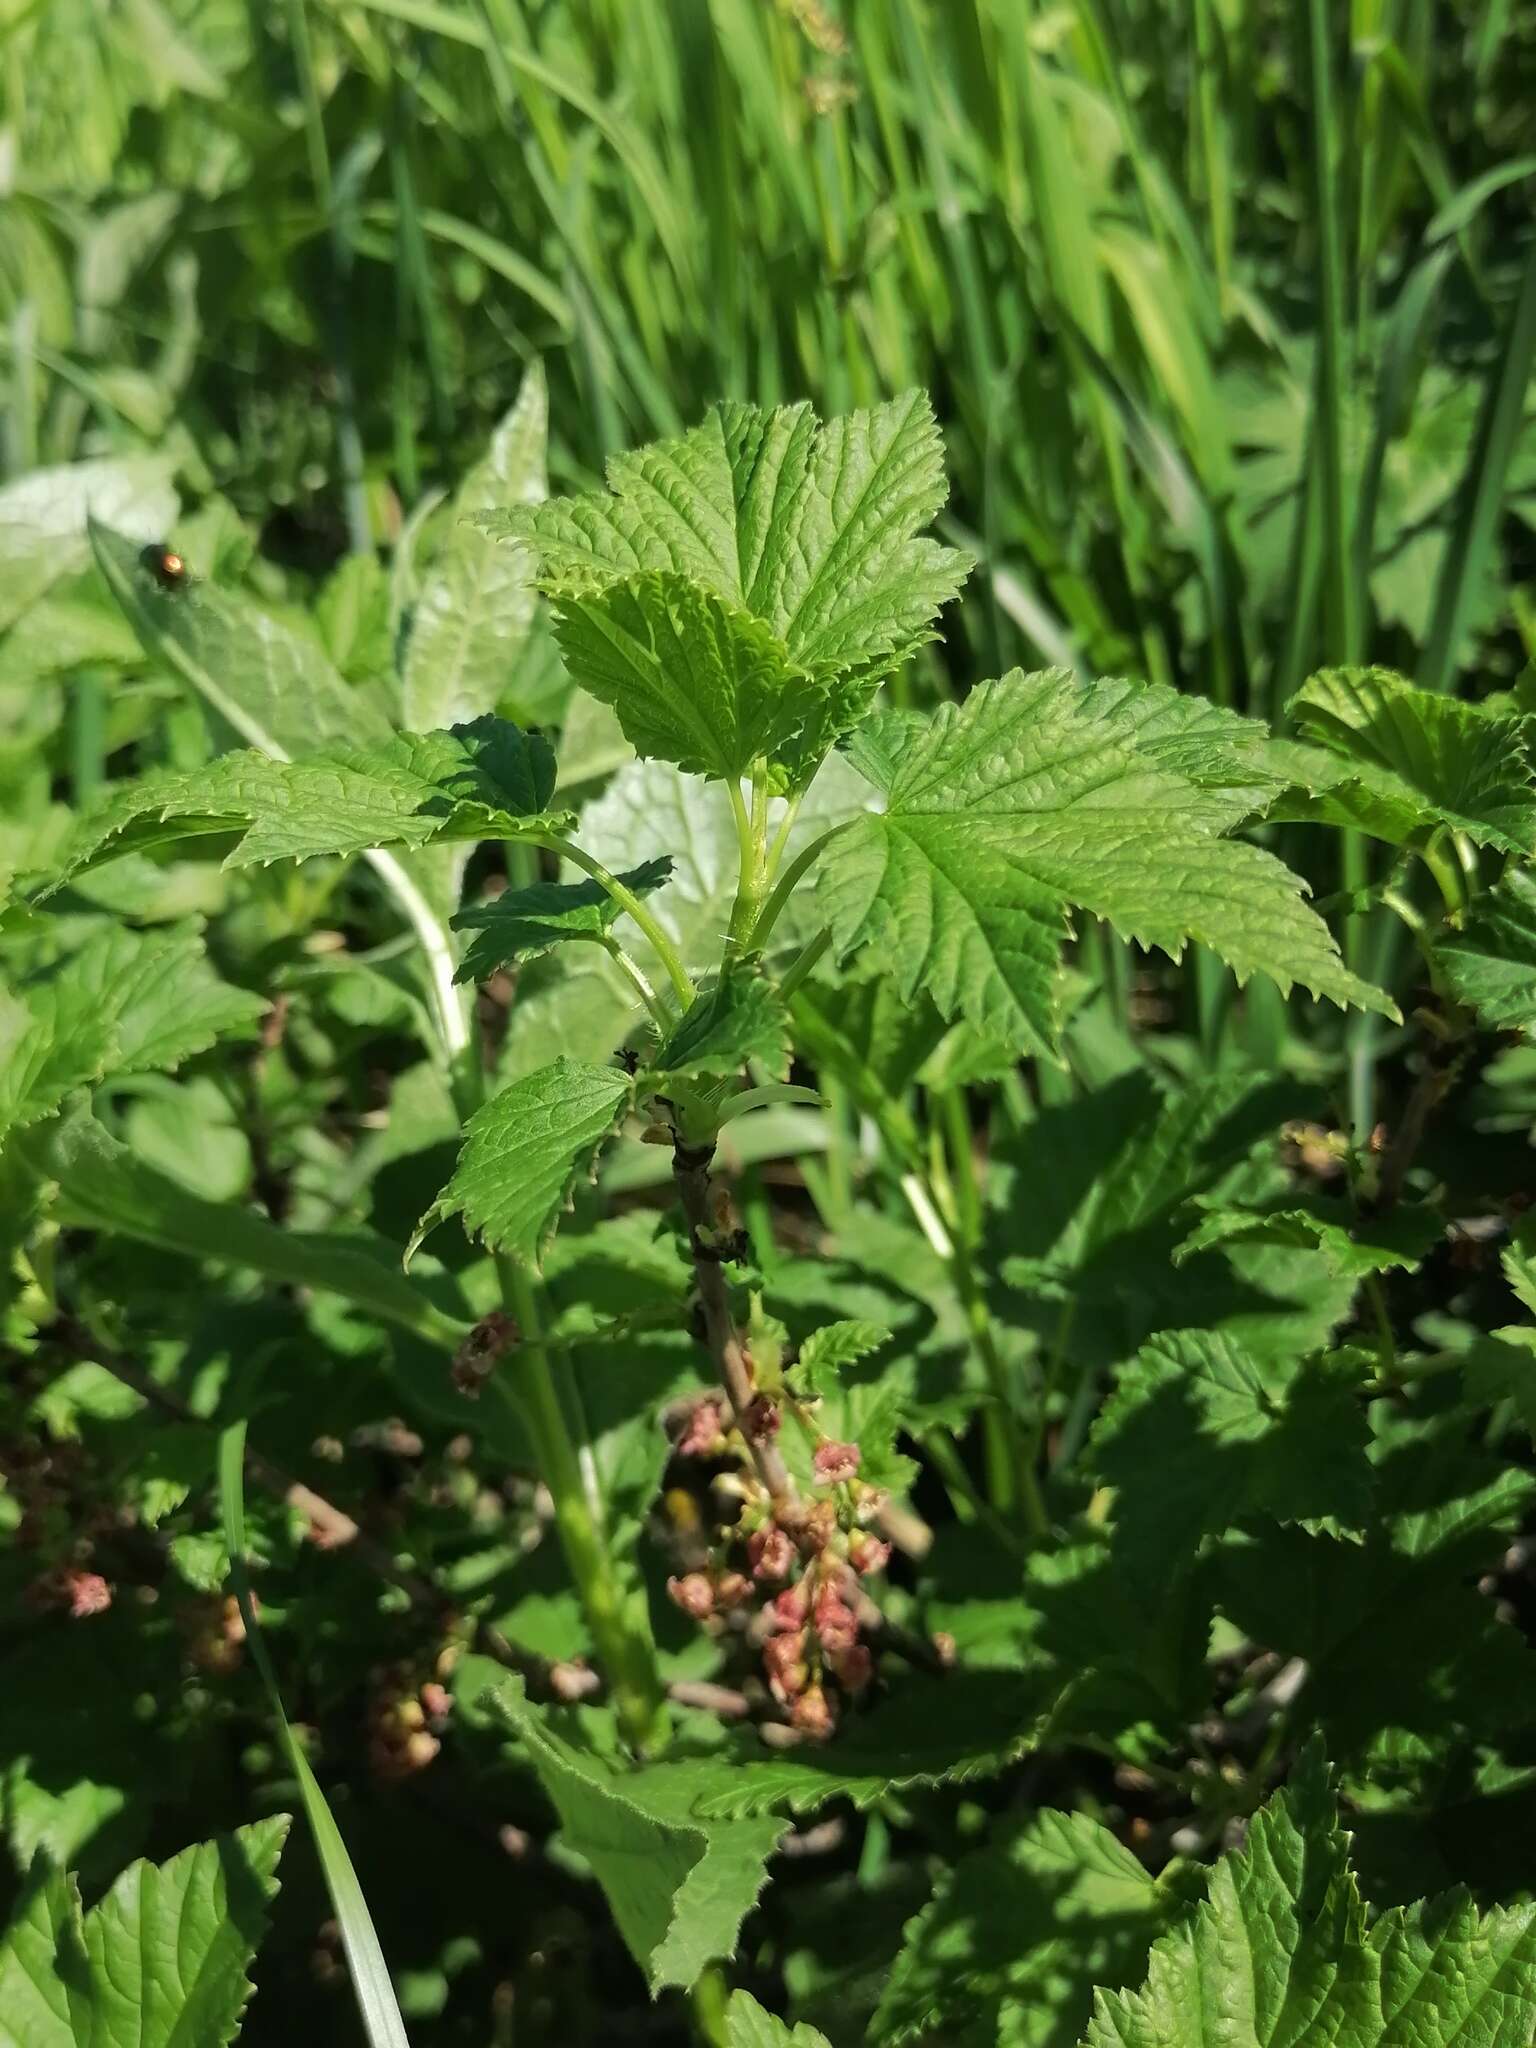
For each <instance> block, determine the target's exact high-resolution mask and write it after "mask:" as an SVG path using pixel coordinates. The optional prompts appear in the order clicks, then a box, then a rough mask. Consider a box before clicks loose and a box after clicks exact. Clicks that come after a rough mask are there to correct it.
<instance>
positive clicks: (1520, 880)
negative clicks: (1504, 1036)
mask: <svg viewBox="0 0 1536 2048" xmlns="http://www.w3.org/2000/svg"><path fill="white" fill-rule="evenodd" d="M1434 954H1435V961H1436V964H1437V965H1438V967H1439V969H1440V972H1441V974H1442V975H1443V976H1444V978H1445V984H1446V987H1447V988H1448V989H1449V990H1450V992H1451V994H1452V995H1453V996H1455V998H1456V1000H1457V1001H1458V1002H1460V1003H1465V1004H1466V1005H1467V1007H1468V1008H1469V1009H1471V1010H1475V1011H1476V1012H1477V1015H1478V1020H1479V1022H1481V1023H1482V1024H1483V1025H1484V1026H1485V1027H1486V1028H1487V1029H1488V1030H1489V1031H1525V1032H1530V1031H1532V1030H1536V872H1533V871H1532V870H1531V869H1530V868H1513V867H1512V868H1511V869H1510V870H1509V871H1508V873H1507V874H1506V875H1505V876H1504V878H1503V879H1502V881H1500V883H1499V884H1498V886H1497V888H1494V889H1490V890H1489V891H1488V893H1487V895H1485V896H1482V897H1480V898H1479V899H1478V902H1477V905H1476V908H1475V909H1474V910H1473V912H1472V914H1471V916H1470V917H1469V918H1468V919H1467V921H1466V923H1465V924H1464V925H1463V926H1462V927H1461V929H1460V930H1459V931H1447V932H1445V933H1443V934H1442V935H1441V936H1440V937H1439V938H1438V939H1436V941H1435V944H1434Z"/></svg>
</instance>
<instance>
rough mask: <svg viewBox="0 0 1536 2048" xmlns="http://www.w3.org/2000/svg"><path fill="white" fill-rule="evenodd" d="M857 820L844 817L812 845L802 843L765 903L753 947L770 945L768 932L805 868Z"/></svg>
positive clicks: (758, 921) (754, 948)
mask: <svg viewBox="0 0 1536 2048" xmlns="http://www.w3.org/2000/svg"><path fill="white" fill-rule="evenodd" d="M856 823H857V820H856V819H854V818H844V819H843V821H842V823H841V824H839V825H833V826H831V827H830V828H829V829H828V830H827V831H825V832H822V833H820V834H819V835H818V836H817V837H816V838H815V839H813V840H812V841H811V843H810V845H809V846H803V847H801V849H800V851H799V852H798V853H797V854H796V855H795V857H794V859H793V860H792V861H791V862H790V864H789V866H788V867H787V868H786V869H785V870H784V873H783V874H782V875H781V876H780V878H779V880H778V882H777V883H776V884H775V886H774V890H773V894H772V895H771V896H770V897H769V898H768V901H767V902H766V903H765V904H764V905H763V908H762V912H761V914H760V916H759V917H758V920H757V924H756V926H755V927H754V929H753V932H752V938H751V950H752V951H753V952H754V953H760V952H761V951H762V950H763V948H764V946H766V945H767V943H768V939H769V935H770V934H771V932H772V931H773V928H774V926H775V925H776V924H777V923H778V921H779V918H780V916H781V914H782V912H783V909H784V906H785V904H786V903H787V902H788V901H789V899H790V897H791V896H793V895H794V893H795V887H796V884H797V883H798V882H799V880H800V878H801V876H802V875H803V874H804V873H805V871H806V869H807V868H808V867H810V865H811V864H812V862H813V861H816V860H818V859H820V857H821V855H822V853H823V852H824V851H825V849H826V847H827V845H828V843H829V841H831V840H833V839H835V838H836V837H837V835H838V833H839V832H846V831H847V829H848V827H849V826H850V825H852V824H856Z"/></svg>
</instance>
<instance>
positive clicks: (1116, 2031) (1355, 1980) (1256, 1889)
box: [1082, 1743, 1536, 2048]
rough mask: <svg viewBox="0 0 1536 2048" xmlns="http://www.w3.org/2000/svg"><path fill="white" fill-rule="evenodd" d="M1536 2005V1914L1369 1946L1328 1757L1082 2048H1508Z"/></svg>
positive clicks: (1441, 1925) (1102, 2000)
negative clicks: (1140, 1985)
mask: <svg viewBox="0 0 1536 2048" xmlns="http://www.w3.org/2000/svg"><path fill="white" fill-rule="evenodd" d="M1533 2005H1536V1906H1530V1905H1524V1906H1515V1907H1507V1908H1495V1909H1494V1910H1493V1911H1491V1912H1488V1913H1480V1912H1479V1911H1478V1910H1477V1908H1476V1906H1474V1905H1473V1903H1472V1901H1471V1899H1470V1898H1469V1897H1468V1896H1467V1895H1466V1894H1465V1893H1463V1892H1452V1893H1450V1894H1448V1895H1447V1896H1446V1897H1445V1898H1443V1899H1438V1900H1434V1901H1432V1902H1430V1903H1428V1904H1425V1905H1419V1906H1411V1907H1407V1908H1397V1909H1394V1910H1393V1911H1391V1912H1387V1913H1384V1914H1382V1916H1381V1917H1380V1919H1379V1920H1377V1921H1376V1923H1375V1924H1374V1926H1372V1927H1371V1929H1370V1930H1369V1932H1367V1931H1366V1927H1365V1914H1364V1909H1363V1907H1362V1905H1361V1902H1360V1895H1359V1890H1358V1887H1357V1885H1356V1881H1355V1877H1354V1873H1353V1871H1352V1870H1351V1868H1350V1864H1349V1838H1348V1837H1347V1836H1346V1835H1345V1833H1344V1831H1343V1830H1342V1828H1341V1827H1340V1826H1339V1823H1338V1816H1337V1813H1336V1810H1335V1807H1334V1802H1333V1797H1332V1794H1331V1792H1330V1790H1329V1786H1328V1780H1327V1774H1326V1772H1325V1771H1324V1768H1323V1763H1322V1755H1321V1750H1320V1748H1319V1746H1318V1745H1317V1744H1315V1743H1314V1744H1313V1745H1312V1746H1311V1747H1310V1748H1309V1749H1308V1750H1307V1751H1306V1753H1305V1754H1304V1755H1303V1757H1302V1760H1301V1762H1300V1764H1299V1765H1298V1766H1297V1769H1296V1773H1295V1775H1294V1777H1293V1778H1292V1781H1291V1783H1290V1785H1289V1786H1288V1787H1287V1789H1286V1790H1285V1791H1284V1792H1282V1793H1280V1794H1278V1795H1277V1796H1276V1797H1275V1798H1274V1799H1272V1800H1271V1801H1270V1802H1269V1804H1268V1805H1267V1806H1265V1807H1264V1808H1263V1809H1262V1810H1261V1811H1260V1813H1259V1814H1258V1815H1257V1816H1256V1818H1255V1819H1254V1821H1253V1822H1252V1824H1251V1825H1250V1827H1249V1829H1248V1834H1247V1839H1246V1841H1245V1842H1244V1844H1243V1847H1242V1848H1241V1849H1240V1850H1236V1851H1233V1852H1230V1853H1229V1854H1227V1855H1225V1856H1223V1857H1222V1858H1221V1860H1220V1862H1219V1863H1218V1864H1217V1865H1216V1868H1215V1870H1214V1871H1213V1872H1212V1874H1211V1882H1210V1891H1209V1896H1208V1898H1207V1899H1206V1901H1205V1902H1204V1903H1203V1904H1202V1905H1200V1906H1198V1907H1196V1908H1195V1910H1194V1912H1193V1913H1192V1914H1191V1916H1190V1917H1189V1919H1188V1920H1187V1921H1186V1922H1185V1924H1184V1925H1182V1926H1180V1927H1177V1928H1174V1929H1171V1930H1170V1931H1169V1932H1168V1933H1167V1934H1164V1935H1163V1936H1161V1937H1160V1938H1159V1940H1158V1941H1157V1942H1156V1944H1155V1945H1154V1947H1153V1950H1152V1955H1151V1960H1150V1963H1149V1966H1148V1971H1147V1981H1146V1984H1145V1986H1144V1987H1143V1988H1142V1989H1141V1990H1139V1991H1134V1992H1118V1991H1102V1992H1101V1993H1100V1994H1099V1996H1098V1999H1097V2001H1096V2004H1095V2010H1094V2016H1093V2021H1092V2024H1091V2025H1090V2026H1089V2028H1088V2030H1087V2032H1086V2033H1085V2034H1084V2036H1083V2038H1082V2048H1311V2044H1326V2048H1451V2044H1452V2043H1454V2044H1456V2048H1503V2044H1504V2043H1505V2042H1509V2043H1511V2044H1512V2043H1514V2042H1517V2041H1524V2040H1525V2039H1526V2038H1527V2037H1528V2036H1529V2034H1530V2031H1531V2013H1532V2010H1533Z"/></svg>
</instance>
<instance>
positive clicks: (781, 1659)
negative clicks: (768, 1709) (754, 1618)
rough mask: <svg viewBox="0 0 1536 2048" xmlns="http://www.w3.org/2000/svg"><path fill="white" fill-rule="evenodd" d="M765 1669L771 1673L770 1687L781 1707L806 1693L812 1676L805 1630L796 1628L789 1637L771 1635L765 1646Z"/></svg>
mask: <svg viewBox="0 0 1536 2048" xmlns="http://www.w3.org/2000/svg"><path fill="white" fill-rule="evenodd" d="M763 1669H764V1670H765V1671H766V1672H767V1674H768V1685H769V1689H770V1690H771V1691H772V1693H773V1696H774V1698H775V1699H776V1700H777V1701H778V1702H779V1704H780V1705H781V1706H786V1707H787V1706H788V1705H789V1703H790V1701H791V1700H792V1699H794V1698H796V1696H797V1695H798V1694H800V1693H801V1692H803V1691H804V1690H805V1682H806V1679H807V1678H808V1677H809V1676H810V1673H809V1672H808V1670H807V1668H806V1663H805V1630H804V1629H795V1630H794V1631H793V1632H792V1633H791V1634H789V1635H782V1636H770V1637H769V1638H768V1640H767V1642H766V1643H764V1645H763Z"/></svg>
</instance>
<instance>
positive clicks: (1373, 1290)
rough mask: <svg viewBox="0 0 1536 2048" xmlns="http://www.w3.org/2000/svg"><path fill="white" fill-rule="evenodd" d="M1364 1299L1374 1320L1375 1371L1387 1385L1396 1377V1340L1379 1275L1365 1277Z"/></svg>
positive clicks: (1385, 1294)
mask: <svg viewBox="0 0 1536 2048" xmlns="http://www.w3.org/2000/svg"><path fill="white" fill-rule="evenodd" d="M1365 1298H1366V1300H1367V1301H1368V1302H1369V1303H1370V1305H1371V1314H1372V1315H1373V1316H1374V1317H1375V1320H1376V1370H1377V1372H1378V1373H1379V1374H1380V1376H1381V1377H1382V1379H1384V1380H1386V1381H1387V1382H1388V1383H1389V1384H1390V1383H1391V1382H1392V1381H1393V1380H1394V1379H1395V1378H1396V1377H1397V1339H1396V1338H1395V1337H1394V1336H1393V1334H1392V1318H1391V1316H1390V1315H1389V1314H1388V1313H1387V1293H1386V1289H1385V1288H1384V1287H1383V1286H1382V1284H1381V1275H1380V1274H1379V1273H1367V1274H1366V1276H1365Z"/></svg>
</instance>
